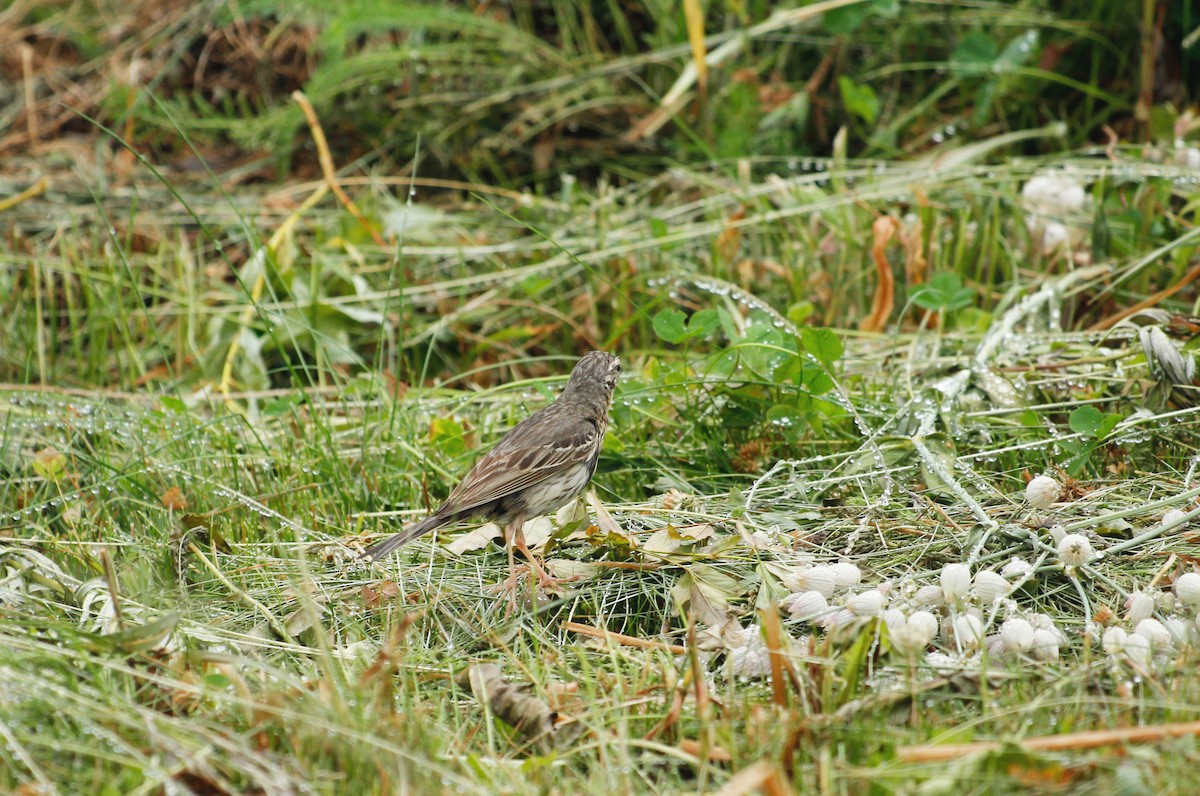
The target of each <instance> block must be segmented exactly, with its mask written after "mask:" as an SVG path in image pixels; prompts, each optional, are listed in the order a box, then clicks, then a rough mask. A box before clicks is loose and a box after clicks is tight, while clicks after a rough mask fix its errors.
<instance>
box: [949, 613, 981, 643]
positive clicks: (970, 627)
mask: <svg viewBox="0 0 1200 796" xmlns="http://www.w3.org/2000/svg"><path fill="white" fill-rule="evenodd" d="M954 637H955V638H956V639H958V643H959V644H961V645H962V646H963V648H964V649H965V648H968V647H973V646H975V645H976V644H978V643H979V642H980V641H982V640H983V622H981V621H979V618H978V617H975V616H971V615H970V614H960V615H959V616H956V617H954Z"/></svg>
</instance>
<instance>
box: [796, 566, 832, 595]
mask: <svg viewBox="0 0 1200 796" xmlns="http://www.w3.org/2000/svg"><path fill="white" fill-rule="evenodd" d="M800 578H801V581H802V582H803V584H804V588H805V589H809V590H811V591H819V592H821V594H822V595H824V596H825V597H826V599H828V598H829V597H832V596H833V593H834V592H835V591H837V578H836V577H835V576H834V573H833V567H827V566H816V567H809V568H808V569H805V570H802V571H801V572H800Z"/></svg>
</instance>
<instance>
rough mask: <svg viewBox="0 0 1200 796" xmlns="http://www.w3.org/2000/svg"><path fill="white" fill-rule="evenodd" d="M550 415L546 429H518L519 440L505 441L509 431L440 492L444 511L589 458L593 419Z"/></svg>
mask: <svg viewBox="0 0 1200 796" xmlns="http://www.w3.org/2000/svg"><path fill="white" fill-rule="evenodd" d="M556 420H557V422H555V423H554V424H552V426H547V431H548V432H549V433H547V434H545V435H540V434H537V433H536V432H535V433H532V434H529V435H527V436H526V435H522V436H524V439H521V440H520V443H519V444H511V443H510V444H505V443H508V442H509V438H510V437H512V435H513V432H512V431H510V432H509V434H508V436H506V437H505V438H504V439H503V440H501V444H499V445H497V446H496V447H495V448H493V449H492V450H491V451H489V452H488V453H487V454H486V455H484V457H483V458H482V459H480V460H479V461H478V462H477V463H476V464H475V466H474V467H473V468H471V472H469V473H467V475H466V477H465V478H463V480H462V483H460V484H459V485H458V486H457V487H456V488H455V490H454V491H453V492H451V493H450V496H449V497H448V498H446V503H445V505H444V508H446V509H449V510H450V511H449V512H448V513H450V512H452V513H453V514H460V513H462V514H465V513H469V512H471V511H473V510H475V509H478V508H480V507H482V506H486V505H487V504H489V503H492V502H495V501H497V500H500V499H501V498H504V497H508V496H509V495H512V494H515V493H517V492H520V491H521V490H523V489H526V488H527V487H529V486H532V485H533V484H536V483H538V482H539V481H541V480H543V479H545V478H549V477H550V476H552V475H554V474H555V473H558V472H562V471H563V470H568V469H570V468H572V467H575V466H577V465H580V464H583V463H585V462H587V461H588V460H589V459H591V457H592V455H593V454H594V453H595V452H596V447H597V445H598V440H597V435H598V434H599V433H600V429H599V427H598V426H597V424H596V423H595V422H594V421H592V420H589V419H586V418H574V419H571V420H569V421H568V420H567V418H565V417H562V418H560V419H556ZM516 430H517V429H515V428H514V429H513V431H516Z"/></svg>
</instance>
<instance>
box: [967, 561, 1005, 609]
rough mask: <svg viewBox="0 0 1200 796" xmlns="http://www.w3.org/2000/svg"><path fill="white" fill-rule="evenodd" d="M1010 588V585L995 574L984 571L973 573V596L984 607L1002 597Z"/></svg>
mask: <svg viewBox="0 0 1200 796" xmlns="http://www.w3.org/2000/svg"><path fill="white" fill-rule="evenodd" d="M1011 588H1012V585H1011V584H1010V583H1009V582H1008V581H1007V580H1005V579H1004V578H1003V577H1001V576H1000V575H997V574H996V573H995V572H990V571H988V570H986V569H985V570H983V571H981V572H976V573H975V594H976V595H977V596H978V597H979V600H980V602H982V603H984V604H985V605H986V604H990V603H994V602H995V601H996V600H999V599H1000V598H1001V597H1004V596H1005V595H1007V594H1008V592H1009V590H1010V589H1011Z"/></svg>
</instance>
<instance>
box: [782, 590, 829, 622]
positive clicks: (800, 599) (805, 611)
mask: <svg viewBox="0 0 1200 796" xmlns="http://www.w3.org/2000/svg"><path fill="white" fill-rule="evenodd" d="M779 607H780V608H782V609H783V610H785V611H787V612H788V614H790V615H791V617H792V619H799V620H801V621H803V622H811V621H812V620H813V619H816V618H817V617H819V616H821V615H823V614H824V613H825V612H827V611H828V610H829V601H828V600H826V599H825V595H824V594H821V592H819V591H815V590H809V591H802V592H797V593H795V594H789V595H788V596H787V597H784V598H783V599H782V600H780V601H779Z"/></svg>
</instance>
